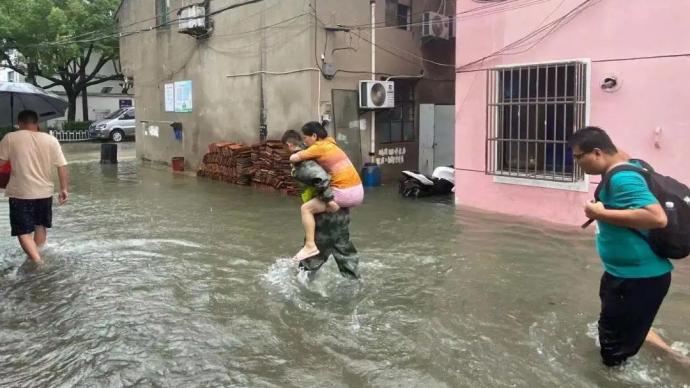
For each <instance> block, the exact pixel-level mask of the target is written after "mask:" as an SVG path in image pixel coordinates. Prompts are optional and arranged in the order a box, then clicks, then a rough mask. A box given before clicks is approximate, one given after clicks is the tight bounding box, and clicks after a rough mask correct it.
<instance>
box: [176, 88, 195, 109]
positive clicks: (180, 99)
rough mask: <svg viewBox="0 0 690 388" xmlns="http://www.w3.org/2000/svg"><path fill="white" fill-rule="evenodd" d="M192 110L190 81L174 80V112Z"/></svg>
mask: <svg viewBox="0 0 690 388" xmlns="http://www.w3.org/2000/svg"><path fill="white" fill-rule="evenodd" d="M191 111H192V81H178V82H175V112H182V113H184V112H191Z"/></svg>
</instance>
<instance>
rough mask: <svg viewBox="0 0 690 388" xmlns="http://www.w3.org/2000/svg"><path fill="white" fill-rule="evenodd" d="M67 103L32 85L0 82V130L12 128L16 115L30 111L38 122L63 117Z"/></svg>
mask: <svg viewBox="0 0 690 388" xmlns="http://www.w3.org/2000/svg"><path fill="white" fill-rule="evenodd" d="M67 106H68V104H67V101H65V100H63V99H61V98H60V97H58V96H57V95H56V94H53V93H50V92H47V91H45V90H43V89H41V88H39V87H36V86H34V85H32V84H28V83H23V82H0V128H8V127H14V121H15V119H16V116H17V113H19V112H21V111H23V110H25V109H30V110H33V111H35V112H36V113H38V119H39V120H40V121H48V120H50V119H54V118H58V117H63V116H64V115H65V110H66V109H67Z"/></svg>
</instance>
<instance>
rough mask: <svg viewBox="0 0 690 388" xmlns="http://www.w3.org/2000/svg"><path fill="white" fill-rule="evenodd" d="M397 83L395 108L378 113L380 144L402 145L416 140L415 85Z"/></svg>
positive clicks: (377, 132) (403, 82) (377, 128)
mask: <svg viewBox="0 0 690 388" xmlns="http://www.w3.org/2000/svg"><path fill="white" fill-rule="evenodd" d="M394 82H395V107H394V108H391V109H383V110H380V111H378V112H376V136H377V138H378V139H379V142H380V143H382V144H383V143H402V142H408V141H414V140H415V130H414V122H415V117H414V115H415V101H414V83H412V82H410V81H405V80H396V81H394Z"/></svg>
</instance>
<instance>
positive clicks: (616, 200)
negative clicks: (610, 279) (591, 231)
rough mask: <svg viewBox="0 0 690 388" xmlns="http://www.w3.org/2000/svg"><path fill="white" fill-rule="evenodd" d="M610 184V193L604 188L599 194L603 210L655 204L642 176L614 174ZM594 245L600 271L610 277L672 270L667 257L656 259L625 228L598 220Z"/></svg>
mask: <svg viewBox="0 0 690 388" xmlns="http://www.w3.org/2000/svg"><path fill="white" fill-rule="evenodd" d="M610 183H611V185H610V191H607V190H606V187H604V188H602V190H601V192H600V193H599V198H600V199H601V202H603V203H604V206H606V207H607V208H615V209H640V208H643V207H646V206H649V205H653V204H657V203H659V201H657V199H656V197H655V196H654V194H652V192H651V191H650V190H649V188H648V187H647V182H646V181H645V179H644V177H643V176H642V175H640V174H639V173H637V172H635V171H621V172H618V173H616V174H614V175H613V176H612V177H611V181H610ZM641 232H642V233H647V231H645V230H641ZM596 244H597V251H599V256H600V257H601V261H602V262H603V263H604V269H605V270H606V272H608V273H610V274H611V275H613V276H617V277H621V278H647V277H654V276H661V275H664V274H666V273H668V272H669V271H671V270H673V265H672V264H671V262H670V261H669V260H668V259H667V258H663V257H659V256H657V254H656V253H654V251H652V248H651V247H650V246H649V244H648V243H647V242H646V241H645V240H643V239H642V237H640V236H639V235H637V234H636V233H635V232H633V231H632V230H630V229H628V228H624V227H620V226H615V225H612V224H609V223H607V222H604V221H598V222H597V233H596Z"/></svg>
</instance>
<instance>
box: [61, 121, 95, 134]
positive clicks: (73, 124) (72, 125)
mask: <svg viewBox="0 0 690 388" xmlns="http://www.w3.org/2000/svg"><path fill="white" fill-rule="evenodd" d="M92 122H93V121H67V122H65V123H64V124H63V125H62V130H63V131H68V132H78V131H86V130H87V129H89V125H91V123H92Z"/></svg>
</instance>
